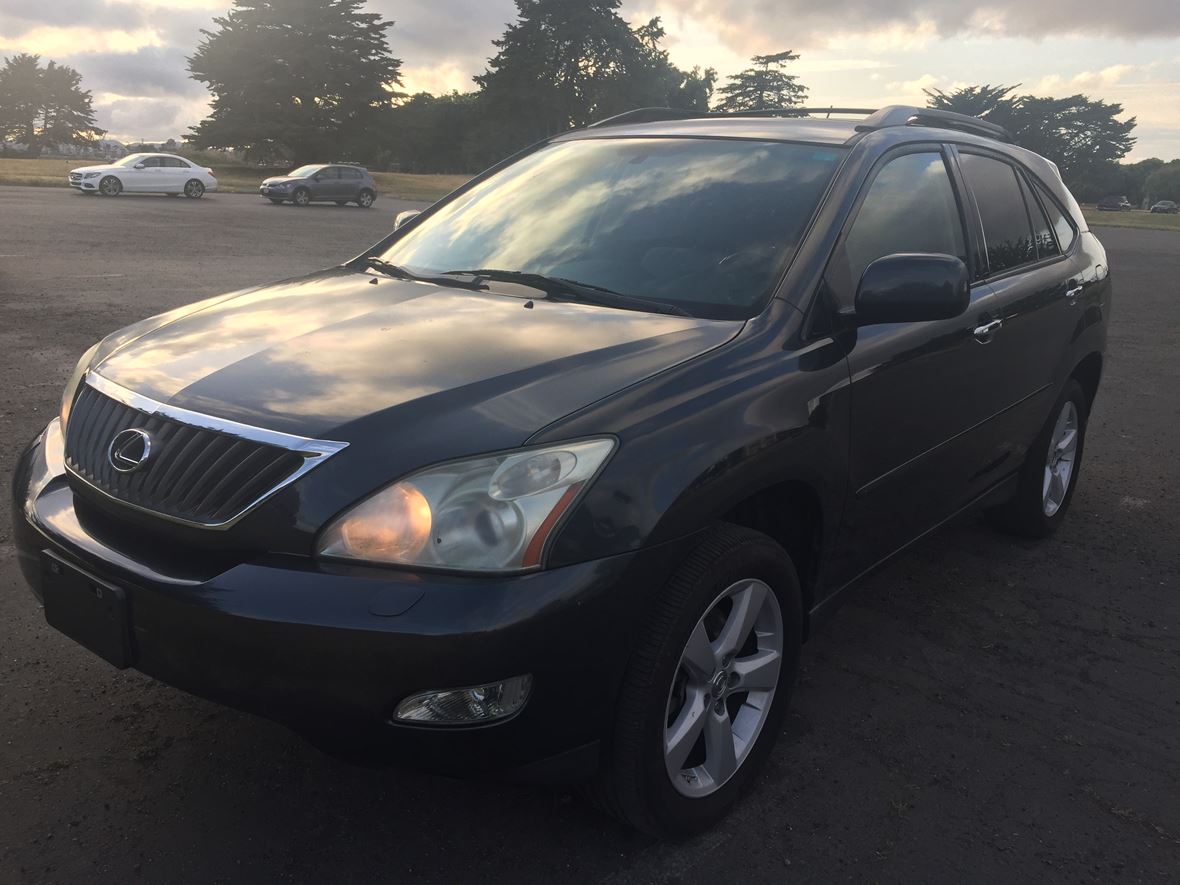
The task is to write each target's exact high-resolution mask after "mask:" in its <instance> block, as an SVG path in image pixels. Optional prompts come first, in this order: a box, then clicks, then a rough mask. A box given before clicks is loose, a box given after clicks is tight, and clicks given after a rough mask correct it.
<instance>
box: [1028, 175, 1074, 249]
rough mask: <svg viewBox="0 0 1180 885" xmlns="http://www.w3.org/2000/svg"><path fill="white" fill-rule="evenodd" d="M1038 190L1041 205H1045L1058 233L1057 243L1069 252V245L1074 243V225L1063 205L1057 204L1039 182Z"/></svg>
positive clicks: (1050, 220) (1050, 221)
mask: <svg viewBox="0 0 1180 885" xmlns="http://www.w3.org/2000/svg"><path fill="white" fill-rule="evenodd" d="M1036 190H1037V193H1038V194H1039V195H1040V197H1041V205H1042V206H1044V207H1045V212H1047V213H1048V215H1049V223H1050V224H1052V225H1053V230H1054V232H1055V233H1056V234H1057V244H1058V245H1059V246H1060V247H1061V251H1062V252H1068V251H1069V247H1070V246H1072V245H1073V238H1074V229H1073V225H1072V224H1070V222H1069V219H1068V218H1067V217H1066V215H1065V213H1064V212H1062V211H1061V207H1060V206H1059V205H1057V200H1055V199H1054V198H1053V197H1052V196H1051V195H1050V194H1049V192H1048V191H1047V190H1046V189H1045V188H1044V186H1042V185H1041V184H1040V183H1039V182H1038V183H1037V185H1036Z"/></svg>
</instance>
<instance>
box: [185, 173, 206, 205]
mask: <svg viewBox="0 0 1180 885" xmlns="http://www.w3.org/2000/svg"><path fill="white" fill-rule="evenodd" d="M184 195H185V196H186V197H188V198H189V199H190V200H199V199H201V197H203V196H205V185H204V184H202V183H201V182H199V181H198V180H197V179H195V178H190V179H189V180H188V181H187V182H185V185H184Z"/></svg>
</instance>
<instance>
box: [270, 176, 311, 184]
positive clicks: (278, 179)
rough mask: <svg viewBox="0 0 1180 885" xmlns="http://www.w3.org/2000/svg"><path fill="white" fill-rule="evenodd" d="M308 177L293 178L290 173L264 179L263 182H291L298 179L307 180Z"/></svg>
mask: <svg viewBox="0 0 1180 885" xmlns="http://www.w3.org/2000/svg"><path fill="white" fill-rule="evenodd" d="M307 180H308V179H306V178H292V177H291V176H290V175H275V176H274V177H272V178H264V179H262V183H263V184H291V183H292V182H296V181H307Z"/></svg>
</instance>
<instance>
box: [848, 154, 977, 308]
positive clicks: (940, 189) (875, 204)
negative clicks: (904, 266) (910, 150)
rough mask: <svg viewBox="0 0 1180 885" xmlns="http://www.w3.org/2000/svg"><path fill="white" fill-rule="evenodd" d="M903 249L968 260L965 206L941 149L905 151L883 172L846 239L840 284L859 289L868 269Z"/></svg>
mask: <svg viewBox="0 0 1180 885" xmlns="http://www.w3.org/2000/svg"><path fill="white" fill-rule="evenodd" d="M898 252H932V253H936V254H943V255H955V256H957V257H959V258H962V259H963V260H964V261H966V257H967V249H966V246H965V240H964V237H963V225H962V222H961V220H960V216H959V205H958V202H957V201H956V199H955V191H954V188H953V187H952V186H951V180H950V176H949V175H948V174H947V171H946V164H945V163H944V162H943V159H942V154H941V153H939V152H937V151H930V152H924V153H917V154H905V155H903V156H900V157H898V158H897V159H895V160H890V161H889V162H888V163H887V164H886V165H885V166H884V167H882V169H881V171H880V172H878V173H877V177H876V178H875V179H874V180H873V183H872V186H871V187H870V188H869V193H868V195H867V196H866V197H865V200H864V202H863V203H862V204H861V207H860V212H859V213H858V214H857V216H856V221H854V222H853V224H852V228H851V229H850V230H849V231H848V236H847V238H846V239H845V242H844V253H845V257H846V260H847V264H846V267H847V272H848V279H847V285H842V286H840V287H839V288H840V289H844V290H846V291H849V292H850V293H851V292H853V291H855V289H856V286H857V284H858V283H859V282H860V278H861V275H862V274H863V273H864V271H865V268H867V267H868V266H869V265H870V264H872V263H873V262H874V261H876V260H877V259H878V258H884V257H885V256H886V255H894V254H896V253H898Z"/></svg>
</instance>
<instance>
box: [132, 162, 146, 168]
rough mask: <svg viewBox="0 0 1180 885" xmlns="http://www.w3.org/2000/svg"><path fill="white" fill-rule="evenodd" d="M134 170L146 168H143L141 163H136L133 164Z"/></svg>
mask: <svg viewBox="0 0 1180 885" xmlns="http://www.w3.org/2000/svg"><path fill="white" fill-rule="evenodd" d="M135 168H136V169H146V168H147V167H146V166H144V165H143V163H136V164H135Z"/></svg>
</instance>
